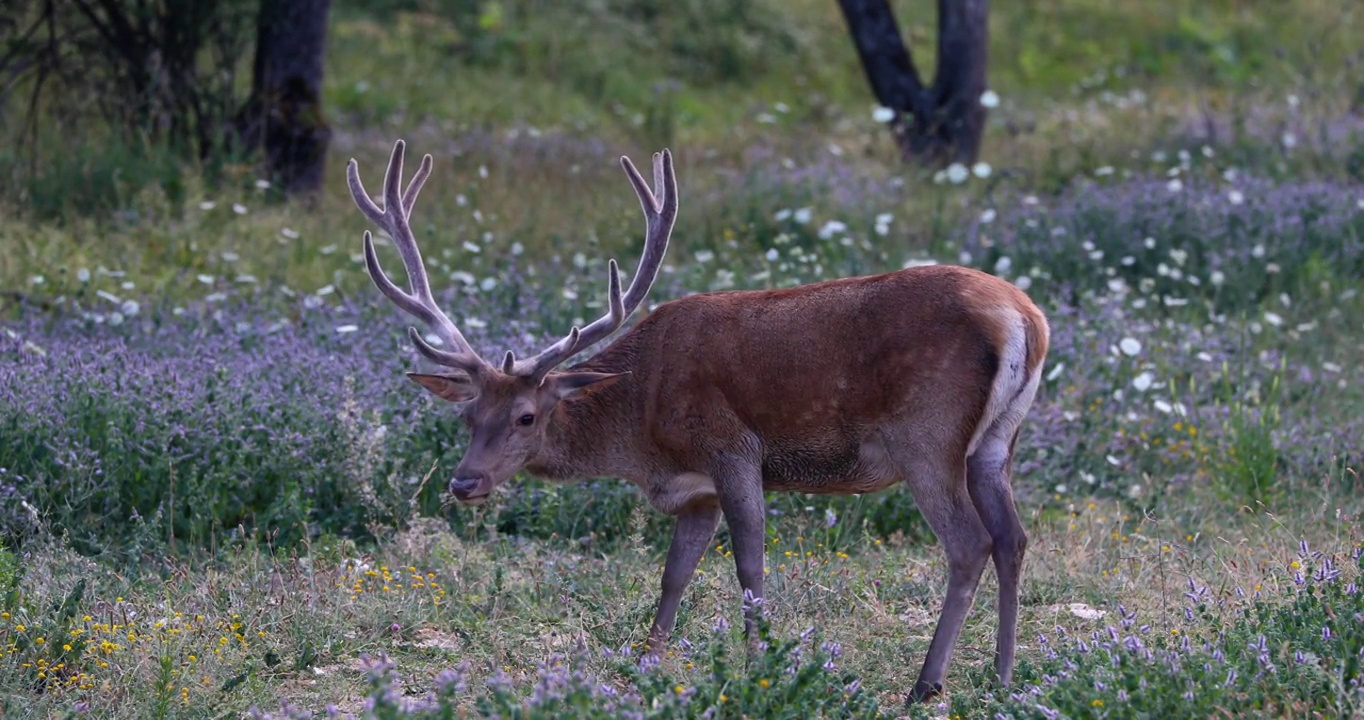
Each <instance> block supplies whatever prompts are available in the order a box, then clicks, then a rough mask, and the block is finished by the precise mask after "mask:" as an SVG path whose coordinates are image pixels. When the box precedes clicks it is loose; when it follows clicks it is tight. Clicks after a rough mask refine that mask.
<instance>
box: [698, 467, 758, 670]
mask: <svg viewBox="0 0 1364 720" xmlns="http://www.w3.org/2000/svg"><path fill="white" fill-rule="evenodd" d="M710 474H711V477H713V478H715V486H716V490H717V492H718V494H719V499H720V508H721V510H722V511H723V512H724V516H725V524H726V525H727V526H728V527H729V539H730V544H731V545H733V546H734V570H735V572H736V573H737V574H738V576H739V587H740V588H742V590H743V593H744V636H745V638H747V640H748V645H749V651H750V652H752V651H753V649H754V645H755V643H756V642H757V639H758V636H757V632H756V630H757V628H756V626H755V624H754V619H755V615H756V613H758V612H761V608H760V607H758V606H759V605H760V604H761V603H762V599H763V564H764V562H765V559H766V558H765V556H764V549H763V545H764V541H765V538H764V534H763V526H764V522H765V517H764V513H765V510H764V505H765V502H764V500H763V483H762V468H761V465H760V464H759V463H757V462H755V461H751V460H748V459H746V458H744V457H741V456H738V455H724V456H721V457H719V458H717V459H716V461H715V466H714V468H713V469H712V470H711V473H710Z"/></svg>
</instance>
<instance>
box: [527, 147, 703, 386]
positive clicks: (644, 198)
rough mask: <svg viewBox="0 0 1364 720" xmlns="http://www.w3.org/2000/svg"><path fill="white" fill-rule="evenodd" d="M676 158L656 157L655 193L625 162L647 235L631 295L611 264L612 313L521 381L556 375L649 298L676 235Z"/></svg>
mask: <svg viewBox="0 0 1364 720" xmlns="http://www.w3.org/2000/svg"><path fill="white" fill-rule="evenodd" d="M672 158H673V156H672V153H671V152H670V151H668V150H666V149H665V150H663V152H661V153H654V157H653V161H654V167H653V170H654V173H653V174H654V187H653V188H652V189H650V187H649V185H648V183H647V182H645V180H644V177H643V176H642V175H640V173H639V170H637V169H635V165H634V163H632V162H630V158H628V157H624V156H622V157H621V159H620V164H621V167H622V168H624V170H625V174H626V176H627V177H629V179H630V184H631V185H632V186H634V188H635V194H636V195H637V196H638V197H639V205H640V208H641V209H642V210H643V211H644V219H645V223H646V230H645V235H644V252H643V253H642V254H641V256H640V260H639V267H638V268H636V270H635V275H634V277H633V278H631V279H630V289H629V290H626V291H625V294H624V295H623V296H622V294H621V288H620V268H619V266H617V264H616V261H615V260H611V261H609V262H608V264H607V269H608V275H609V279H608V283H609V284H608V295H607V303H608V306H607V312H606V314H605V315H603V316H601V317H600V318H597V319H596V320H594V321H593V322H592V323H591V324H589V325H588V326H587V327H585V328H583V329H582V330H579V329H578V328H576V327H575V328H573V329H571V330H570V331H569V334H568V336H566V337H564V338H563V339H561V340H559V341H558V342H556V343H554V344H553V345H551V346H549V347H548V348H545V349H544V350H543V351H541V352H540V353H539V354H538V355H536V356H534V357H532V358H528V359H526V360H521V361H518V362H516V363H515V364H514V366H513V368H512V372H513V373H514V374H517V375H525V376H529V377H537V378H543V377H544V376H545V375H546V374H547V373H549V371H550V370H553V369H554V368H555V367H558V366H559V365H560V364H561V363H563V362H564V361H565V360H567V359H568V358H570V357H572V356H573V353H575V352H577V350H578V348H579V347H585V346H589V345H592V344H593V343H595V342H597V341H598V340H601V339H603V338H605V337H607V336H609V335H610V334H611V333H613V332H615V331H616V330H617V329H619V328H620V326H621V325H624V324H625V320H626V319H627V318H629V317H630V315H631V314H632V313H634V311H635V309H636V308H638V307H639V304H640V303H641V302H643V301H644V298H645V297H646V296H647V295H648V294H649V288H650V287H652V286H653V284H654V280H655V279H656V278H657V277H658V269H659V267H661V266H662V264H663V256H664V255H665V254H666V252H667V250H668V238H669V236H670V235H671V234H672V229H673V222H674V221H675V220H676V219H677V177H676V175H675V174H674V173H673V159H672Z"/></svg>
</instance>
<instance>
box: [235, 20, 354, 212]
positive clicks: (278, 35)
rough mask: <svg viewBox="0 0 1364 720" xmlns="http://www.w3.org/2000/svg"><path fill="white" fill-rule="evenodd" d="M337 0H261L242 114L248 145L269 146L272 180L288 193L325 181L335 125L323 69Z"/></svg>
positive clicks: (267, 156) (239, 129)
mask: <svg viewBox="0 0 1364 720" xmlns="http://www.w3.org/2000/svg"><path fill="white" fill-rule="evenodd" d="M330 9H331V0H261V5H260V16H259V20H258V24H257V31H256V60H255V67H254V68H253V71H252V77H251V80H252V89H251V98H250V100H249V101H248V102H247V104H246V107H245V108H243V109H242V111H241V113H240V114H239V115H238V118H237V132H238V134H239V136H240V137H241V139H242V140H243V141H244V143H245V146H246V149H248V150H252V149H255V148H257V147H264V149H265V160H266V167H267V170H268V172H269V173H270V176H271V180H272V181H273V182H274V183H275V185H276V186H277V187H279V188H280V189H281V190H282V191H284V192H285V193H287V194H296V193H308V192H312V191H314V190H317V189H318V188H320V187H321V186H322V177H323V170H324V167H325V163H326V159H327V145H328V143H330V141H331V128H330V127H328V125H327V121H326V117H325V116H324V115H323V113H322V72H323V61H324V59H325V57H326V50H327V15H328V12H329V11H330Z"/></svg>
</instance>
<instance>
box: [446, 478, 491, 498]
mask: <svg viewBox="0 0 1364 720" xmlns="http://www.w3.org/2000/svg"><path fill="white" fill-rule="evenodd" d="M483 481H484V476H482V475H464V476H459V475H457V476H455V478H454V479H453V480H451V481H450V494H451V495H454V496H455V499H456V500H468V499H469V498H470V497H472V496H474V494H475V493H477V492H478V491H479V489H481V488H482V487H483ZM482 494H483V495H486V494H487V493H486V492H485V493H482Z"/></svg>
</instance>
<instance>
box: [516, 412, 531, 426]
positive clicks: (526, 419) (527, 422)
mask: <svg viewBox="0 0 1364 720" xmlns="http://www.w3.org/2000/svg"><path fill="white" fill-rule="evenodd" d="M516 424H517V425H520V426H521V427H530V426H531V425H534V424H535V416H534V415H531V414H530V413H526V414H525V415H522V416H521V417H519V418H517V419H516Z"/></svg>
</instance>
